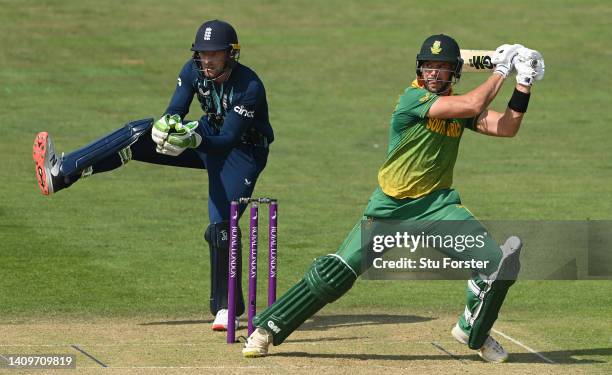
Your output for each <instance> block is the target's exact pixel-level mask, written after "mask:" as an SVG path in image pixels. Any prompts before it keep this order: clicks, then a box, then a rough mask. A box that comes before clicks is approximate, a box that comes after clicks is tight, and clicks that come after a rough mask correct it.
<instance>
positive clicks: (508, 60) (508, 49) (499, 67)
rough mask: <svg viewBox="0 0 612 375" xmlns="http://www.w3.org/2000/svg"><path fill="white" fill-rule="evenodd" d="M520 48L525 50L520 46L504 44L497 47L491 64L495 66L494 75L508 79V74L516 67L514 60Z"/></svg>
mask: <svg viewBox="0 0 612 375" xmlns="http://www.w3.org/2000/svg"><path fill="white" fill-rule="evenodd" d="M520 48H524V47H523V46H522V45H520V44H502V45H501V46H499V47H497V49H496V50H495V53H494V54H493V56H491V62H492V63H493V64H495V70H494V73H498V74H500V75H501V76H502V77H504V78H506V77H508V74H510V72H511V71H512V68H513V67H514V59H515V57H516V55H517V53H518V50H519V49H520Z"/></svg>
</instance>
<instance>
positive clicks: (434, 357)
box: [269, 348, 612, 365]
mask: <svg viewBox="0 0 612 375" xmlns="http://www.w3.org/2000/svg"><path fill="white" fill-rule="evenodd" d="M540 354H542V355H543V356H544V357H546V358H548V359H550V360H552V361H554V362H555V364H574V365H583V364H596V363H608V362H607V361H604V360H598V359H588V358H585V359H581V358H574V357H582V356H610V355H612V348H593V349H575V350H553V351H547V352H540ZM269 356H274V357H291V358H323V359H355V360H360V361H368V360H372V361H376V360H379V361H457V362H461V363H469V362H482V359H480V357H478V356H477V355H476V354H455V355H453V356H452V357H451V356H450V355H448V354H358V353H355V354H347V353H338V354H333V353H305V352H284V353H270V354H269ZM508 362H509V363H544V364H548V363H549V362H547V361H545V360H543V359H542V358H540V357H538V356H536V355H535V354H532V353H512V352H510V358H509V360H508ZM551 365H552V364H551Z"/></svg>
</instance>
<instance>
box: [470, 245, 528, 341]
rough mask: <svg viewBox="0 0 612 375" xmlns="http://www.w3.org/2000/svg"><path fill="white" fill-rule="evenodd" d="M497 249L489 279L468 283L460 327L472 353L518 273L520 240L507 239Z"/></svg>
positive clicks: (491, 325)
mask: <svg viewBox="0 0 612 375" xmlns="http://www.w3.org/2000/svg"><path fill="white" fill-rule="evenodd" d="M500 248H501V250H502V259H501V261H500V263H499V267H498V269H497V270H496V271H494V272H493V273H492V274H491V275H488V276H486V275H477V276H474V278H472V279H471V280H469V281H468V301H467V306H466V308H465V312H464V314H463V317H461V318H460V321H459V324H460V326H463V327H464V328H467V329H468V330H469V331H470V339H469V342H468V345H469V347H470V348H471V349H479V348H480V347H481V346H482V345H483V344H484V342H485V340H486V339H487V336H488V335H489V332H490V331H491V328H492V327H493V324H494V323H495V321H496V320H497V316H498V313H499V310H500V309H501V306H502V304H503V303H504V299H505V298H506V294H507V293H508V289H510V287H511V286H512V284H514V282H515V281H516V278H517V276H518V273H519V270H520V261H519V256H520V252H521V248H522V242H521V240H520V239H519V238H518V237H514V236H513V237H510V238H508V239H507V240H506V242H505V243H504V244H503V245H502V246H501V247H500Z"/></svg>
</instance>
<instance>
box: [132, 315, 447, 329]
mask: <svg viewBox="0 0 612 375" xmlns="http://www.w3.org/2000/svg"><path fill="white" fill-rule="evenodd" d="M433 319H436V318H431V317H424V316H416V315H390V314H356V315H350V314H346V315H315V316H313V317H312V318H311V319H309V320H308V321H306V322H305V323H304V324H302V325H301V326H300V328H299V330H300V331H326V330H328V329H330V328H337V327H359V326H369V325H377V326H379V325H381V324H402V323H420V322H427V321H429V320H433ZM212 322H213V320H212V319H202V320H167V321H159V322H147V323H140V324H139V325H141V326H159V325H168V326H178V325H187V324H210V323H212Z"/></svg>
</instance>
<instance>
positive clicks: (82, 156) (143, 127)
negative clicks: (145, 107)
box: [60, 118, 153, 176]
mask: <svg viewBox="0 0 612 375" xmlns="http://www.w3.org/2000/svg"><path fill="white" fill-rule="evenodd" d="M151 126H153V119H152V118H148V119H143V120H137V121H132V122H130V123H128V124H126V125H125V126H123V127H121V128H119V129H117V130H115V131H114V132H112V133H110V134H108V135H106V136H104V137H102V138H100V139H98V140H96V141H94V142H92V143H90V144H88V145H87V146H85V147H82V148H80V149H78V150H76V151H73V152H71V153H70V154H68V155H65V156H64V157H63V158H62V162H61V166H60V173H61V174H62V175H64V176H71V175H76V174H80V173H81V172H82V171H84V170H86V169H87V168H89V167H91V166H93V165H94V164H95V163H97V162H100V161H102V160H104V159H105V158H107V157H109V156H111V155H115V154H118V155H119V159H118V160H120V161H119V162H118V163H117V166H121V165H122V164H125V163H126V162H127V161H128V160H129V159H126V158H127V157H128V156H129V155H128V154H129V151H127V150H124V149H125V148H126V147H129V146H130V145H131V144H133V143H134V142H136V141H137V140H138V138H139V137H140V136H141V135H142V134H143V133H145V132H146V131H147V130H149V129H151ZM120 152H122V153H120ZM130 157H131V156H130Z"/></svg>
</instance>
